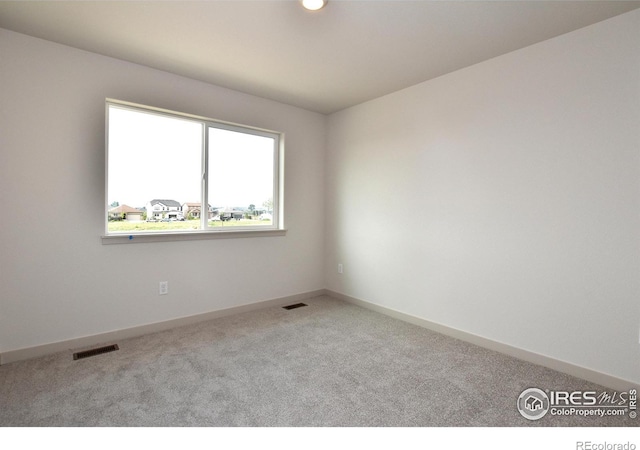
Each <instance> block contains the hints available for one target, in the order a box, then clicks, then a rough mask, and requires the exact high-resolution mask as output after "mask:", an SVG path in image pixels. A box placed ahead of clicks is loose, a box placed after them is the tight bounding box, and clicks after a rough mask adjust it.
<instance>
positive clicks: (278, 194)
mask: <svg viewBox="0 0 640 450" xmlns="http://www.w3.org/2000/svg"><path fill="white" fill-rule="evenodd" d="M111 106H113V107H118V108H123V109H129V110H133V111H136V110H137V111H140V112H144V113H148V114H157V115H161V116H167V117H173V118H178V119H181V120H189V121H193V122H196V123H200V124H201V125H202V133H203V136H202V153H201V155H202V161H201V164H202V165H201V169H202V170H201V172H202V178H201V180H200V181H201V201H202V203H201V205H200V208H201V211H205V212H206V213H205V214H200V229H199V230H170V231H160V232H158V231H146V232H110V231H109V229H108V215H109V214H108V209H109V208H108V195H109V186H108V183H109V172H108V171H109V132H108V130H109V107H111ZM209 128H217V129H222V130H227V131H234V132H239V133H245V134H251V135H255V136H262V137H269V138H272V139H273V140H274V151H273V158H274V161H273V220H272V224H271V225H261V226H246V227H241V226H234V227H226V228H225V227H211V226H209V221H208V217H209V214H208V212H209V206H208V205H209V202H208V196H209V193H208V173H207V171H208V153H209V152H208V135H209V133H208V130H209ZM283 169H284V133H280V132H276V131H271V130H266V129H261V128H256V127H250V126H247V125H240V124H235V123H230V122H224V121H220V120H215V119H211V118H207V117H202V116H196V115H192V114H186V113H181V112H176V111H170V110H166V109H162V108H155V107H151V106H146V105H140V104H137V103H131V102H125V101H121V100H115V99H109V98H108V99H106V102H105V202H104V205H105V207H104V230H105V234H104V235H103V236H102V243H103V244H122V243H139V242H162V241H181V240H199V239H217V238H240V237H262V236H283V235H285V234H286V229H285V228H284V211H283V204H284V202H283V192H284V170H283Z"/></svg>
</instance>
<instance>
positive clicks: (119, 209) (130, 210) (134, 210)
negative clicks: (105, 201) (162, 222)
mask: <svg viewBox="0 0 640 450" xmlns="http://www.w3.org/2000/svg"><path fill="white" fill-rule="evenodd" d="M109 212H110V213H114V214H118V213H120V214H121V213H125V214H128V213H138V214H142V211H140V210H139V209H137V208H132V207H131V206H129V205H120V206H116V207H115V208H111V209H110V210H109Z"/></svg>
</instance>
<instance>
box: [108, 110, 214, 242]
mask: <svg viewBox="0 0 640 450" xmlns="http://www.w3.org/2000/svg"><path fill="white" fill-rule="evenodd" d="M108 114H109V117H108V130H107V132H108V145H109V149H108V172H107V173H108V180H107V186H108V193H107V202H108V207H107V211H108V213H107V216H108V222H107V223H108V226H107V229H108V231H109V233H118V232H122V233H131V232H136V233H139V232H146V231H149V232H162V231H174V230H185V231H187V230H193V229H200V228H201V227H200V220H199V215H200V211H199V210H200V206H201V204H202V198H201V197H202V194H201V191H202V187H201V181H200V180H201V170H202V169H201V167H202V129H203V125H202V124H201V123H198V122H193V121H189V120H183V119H180V118H175V117H169V116H165V115H162V114H156V113H151V112H143V111H139V110H136V109H131V108H124V107H119V106H116V105H109V110H108Z"/></svg>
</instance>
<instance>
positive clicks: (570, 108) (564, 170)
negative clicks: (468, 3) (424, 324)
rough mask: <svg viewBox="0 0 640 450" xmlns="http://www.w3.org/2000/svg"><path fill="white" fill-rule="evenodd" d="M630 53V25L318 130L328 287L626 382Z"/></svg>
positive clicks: (635, 282)
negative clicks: (322, 149) (323, 153)
mask: <svg viewBox="0 0 640 450" xmlns="http://www.w3.org/2000/svg"><path fill="white" fill-rule="evenodd" d="M638 42H640V11H634V12H631V13H628V14H625V15H622V16H619V17H616V18H613V19H610V20H608V21H605V22H601V23H599V24H595V25H593V26H590V27H588V28H584V29H581V30H578V31H576V32H573V33H570V34H567V35H564V36H561V37H558V38H555V39H552V40H549V41H546V42H542V43H540V44H537V45H534V46H531V47H528V48H525V49H522V50H520V51H516V52H513V53H510V54H507V55H504V56H501V57H498V58H495V59H492V60H489V61H486V62H483V63H481V64H478V65H475V66H472V67H469V68H466V69H464V70H460V71H458V72H455V73H452V74H449V75H446V76H443V77H441V78H438V79H435V80H432V81H429V82H425V83H422V84H419V85H417V86H414V87H411V88H409V89H406V90H403V91H400V92H397V93H394V94H391V95H388V96H385V97H383V98H379V99H376V100H374V101H370V102H368V103H365V104H362V105H359V106H356V107H353V108H350V109H347V110H344V111H342V112H339V113H336V114H333V115H332V116H330V118H329V123H328V128H329V131H328V138H327V152H328V155H327V165H326V168H325V170H326V172H327V173H326V176H327V178H326V210H327V216H326V217H327V219H326V224H327V231H326V232H327V245H326V267H325V271H326V277H327V287H328V288H329V289H331V290H334V291H336V292H339V293H342V294H346V295H349V296H352V297H355V298H359V299H362V300H365V301H368V302H371V303H374V304H377V305H380V306H384V307H387V308H392V309H395V310H398V311H401V312H403V313H407V314H410V315H414V316H417V317H419V318H423V319H426V320H430V321H433V322H437V323H440V324H443V325H446V326H449V327H453V328H457V329H460V330H463V331H465V332H468V333H473V334H476V335H479V336H482V337H485V338H489V339H491V340H495V341H498V342H501V343H506V344H509V345H511V346H515V347H518V348H521V349H524V350H527V351H530V352H535V353H539V354H542V355H546V356H549V357H552V358H556V359H560V360H563V361H565V362H569V363H571V364H575V365H578V366H582V367H585V368H587V369H591V370H595V371H598V372H601V373H606V374H610V375H613V376H615V377H619V378H622V379H626V380H629V381H635V382H640V363H639V356H640V352H639V349H640V345H639V343H638V328H639V325H640V315H639V309H640V308H639V306H640V216H639V211H640V209H639V208H640V184H639V183H640V181H639V180H640V47H638ZM338 263H343V264H344V274H343V275H338V274H337V271H336V265H337V264H338Z"/></svg>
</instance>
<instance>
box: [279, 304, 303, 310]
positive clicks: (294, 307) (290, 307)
mask: <svg viewBox="0 0 640 450" xmlns="http://www.w3.org/2000/svg"><path fill="white" fill-rule="evenodd" d="M303 306H307V305H306V304H304V303H296V304H295V305H289V306H283V308H284V309H296V308H302V307H303Z"/></svg>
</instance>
